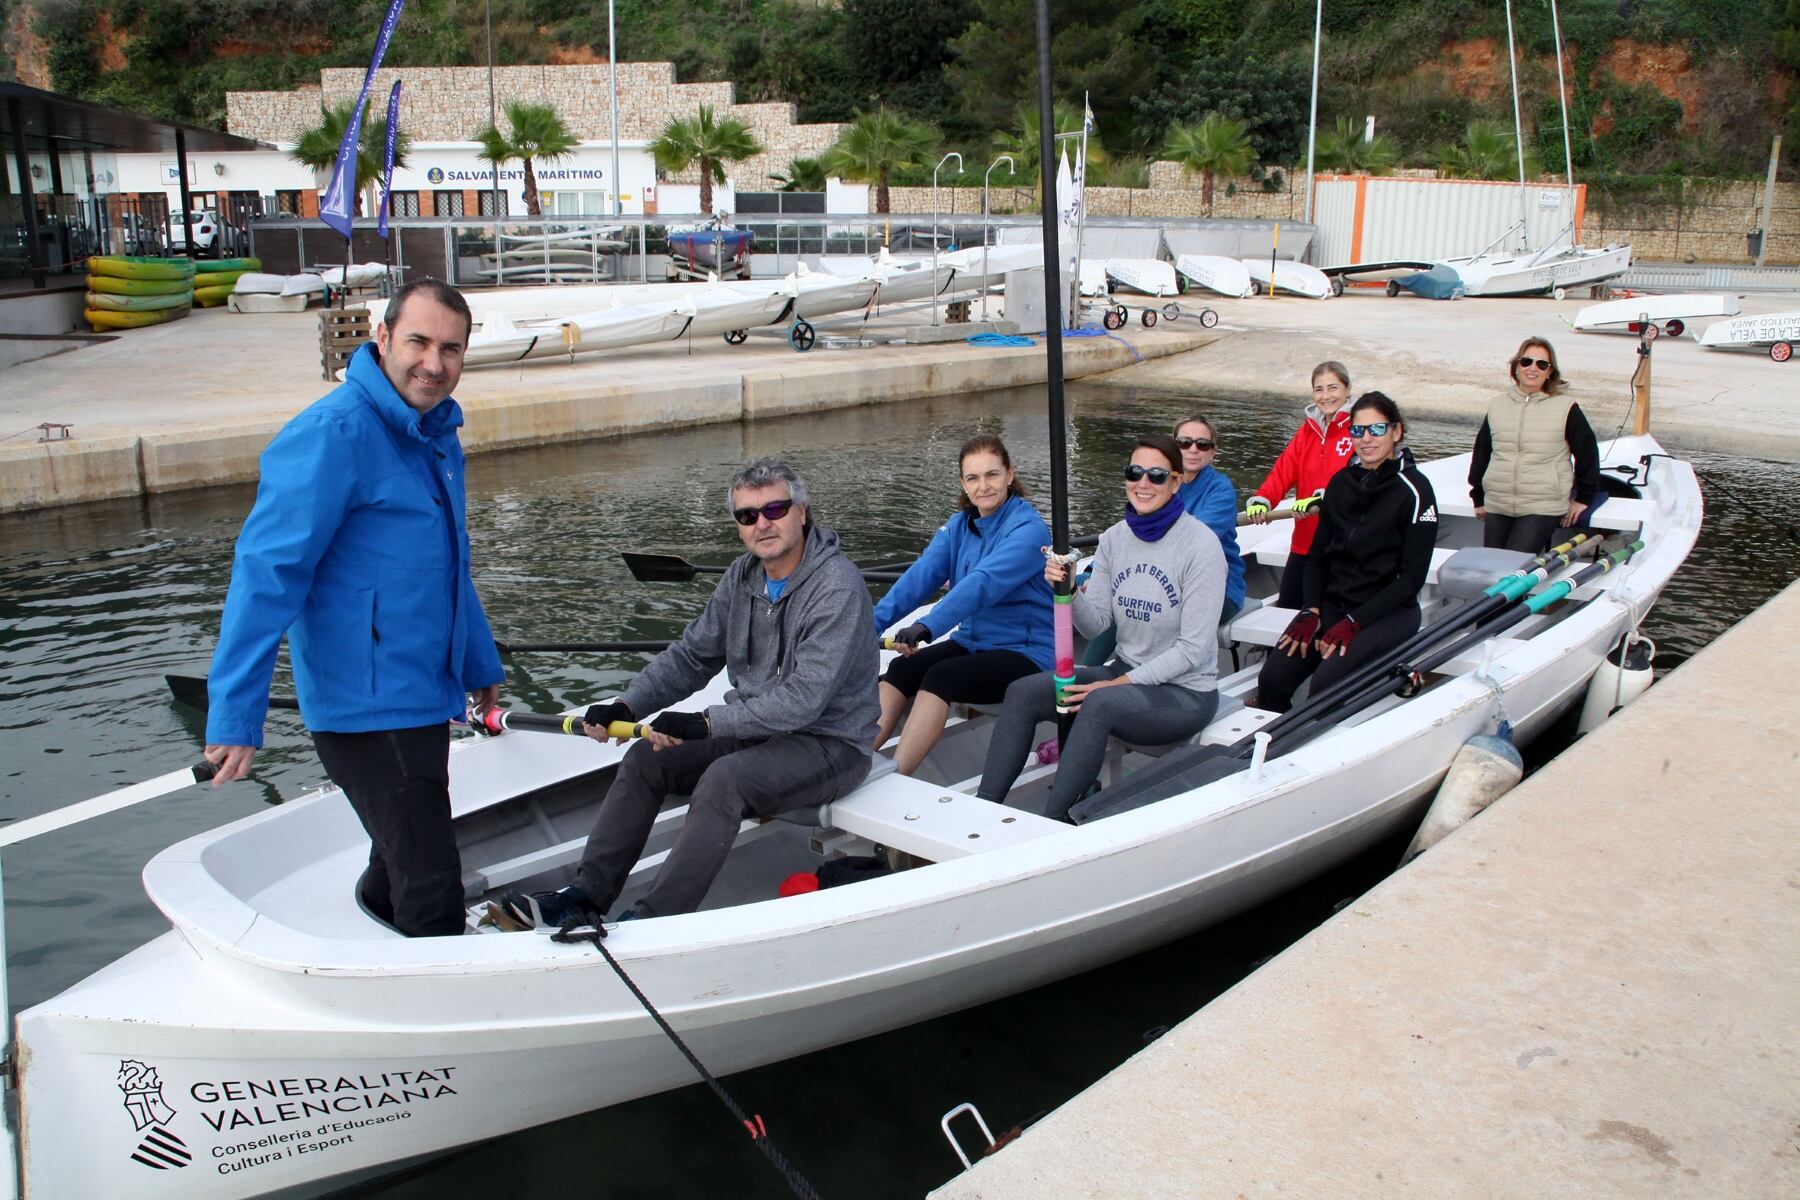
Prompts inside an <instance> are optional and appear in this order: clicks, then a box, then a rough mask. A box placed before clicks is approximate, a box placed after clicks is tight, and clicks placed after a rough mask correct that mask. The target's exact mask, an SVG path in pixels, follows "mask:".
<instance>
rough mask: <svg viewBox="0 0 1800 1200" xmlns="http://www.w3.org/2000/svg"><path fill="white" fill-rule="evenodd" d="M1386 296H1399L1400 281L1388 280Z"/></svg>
mask: <svg viewBox="0 0 1800 1200" xmlns="http://www.w3.org/2000/svg"><path fill="white" fill-rule="evenodd" d="M1387 294H1388V295H1390V296H1398V295H1399V294H1400V281H1399V280H1398V279H1390V280H1388V283H1387Z"/></svg>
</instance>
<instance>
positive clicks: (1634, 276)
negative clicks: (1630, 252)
mask: <svg viewBox="0 0 1800 1200" xmlns="http://www.w3.org/2000/svg"><path fill="white" fill-rule="evenodd" d="M1613 286H1614V287H1622V288H1638V289H1642V290H1643V291H1646V292H1738V293H1743V292H1800V267H1714V266H1707V265H1705V264H1703V263H1695V264H1693V265H1688V264H1686V263H1635V264H1633V266H1632V268H1631V270H1630V271H1629V272H1628V273H1627V274H1626V275H1625V276H1624V278H1622V279H1620V280H1619V281H1618V282H1617V283H1615V284H1614V285H1613Z"/></svg>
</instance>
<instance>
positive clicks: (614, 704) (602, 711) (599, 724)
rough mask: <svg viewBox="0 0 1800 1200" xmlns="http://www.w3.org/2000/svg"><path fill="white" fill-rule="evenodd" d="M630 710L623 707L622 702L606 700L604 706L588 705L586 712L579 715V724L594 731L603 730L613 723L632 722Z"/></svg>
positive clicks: (634, 718) (623, 703) (633, 718)
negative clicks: (592, 728) (587, 726)
mask: <svg viewBox="0 0 1800 1200" xmlns="http://www.w3.org/2000/svg"><path fill="white" fill-rule="evenodd" d="M636 719H637V718H636V717H633V716H632V715H631V710H630V709H629V708H626V707H625V702H624V701H623V700H608V701H607V702H606V703H605V704H590V705H588V710H587V711H586V712H585V713H583V714H581V723H582V724H583V725H591V726H593V727H594V728H596V729H605V728H606V727H607V726H608V725H611V724H612V723H613V722H614V721H634V720H636Z"/></svg>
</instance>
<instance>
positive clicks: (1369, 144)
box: [1314, 117, 1400, 175]
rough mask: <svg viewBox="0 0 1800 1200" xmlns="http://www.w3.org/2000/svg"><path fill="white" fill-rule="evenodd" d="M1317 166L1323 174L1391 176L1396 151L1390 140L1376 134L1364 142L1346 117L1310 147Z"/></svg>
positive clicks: (1397, 152)
mask: <svg viewBox="0 0 1800 1200" xmlns="http://www.w3.org/2000/svg"><path fill="white" fill-rule="evenodd" d="M1314 156H1315V158H1316V159H1317V161H1318V164H1319V166H1321V167H1323V168H1324V169H1325V170H1327V171H1349V172H1351V173H1353V174H1356V175H1392V174H1393V173H1394V164H1395V163H1397V162H1399V161H1400V148H1399V147H1398V146H1396V145H1394V141H1393V139H1392V138H1390V137H1388V136H1387V135H1386V134H1384V133H1378V134H1376V135H1375V136H1374V137H1373V138H1371V139H1369V140H1367V141H1364V140H1363V131H1362V130H1361V129H1359V128H1357V125H1356V122H1355V121H1352V120H1350V118H1348V117H1339V118H1338V119H1337V122H1336V124H1335V125H1333V127H1332V128H1331V129H1329V130H1327V131H1326V132H1325V133H1324V134H1322V135H1321V136H1320V138H1319V141H1318V144H1317V145H1316V146H1315V147H1314Z"/></svg>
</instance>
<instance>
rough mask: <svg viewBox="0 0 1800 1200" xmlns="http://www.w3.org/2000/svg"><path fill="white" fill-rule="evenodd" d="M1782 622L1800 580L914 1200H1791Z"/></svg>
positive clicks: (1797, 1178)
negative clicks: (1365, 889) (1447, 833)
mask: <svg viewBox="0 0 1800 1200" xmlns="http://www.w3.org/2000/svg"><path fill="white" fill-rule="evenodd" d="M1797 624H1800V584H1795V585H1791V586H1789V587H1788V588H1787V590H1786V591H1784V592H1782V593H1781V594H1779V595H1778V596H1776V597H1775V598H1774V599H1773V600H1771V601H1770V602H1769V603H1768V604H1766V605H1765V606H1764V607H1763V608H1761V609H1759V610H1758V611H1757V612H1756V613H1754V614H1752V615H1751V616H1750V617H1749V618H1748V619H1746V620H1745V621H1744V622H1742V623H1741V624H1739V625H1738V626H1736V627H1735V628H1733V629H1732V630H1731V631H1730V632H1728V633H1726V634H1725V635H1724V636H1723V637H1721V638H1719V640H1718V641H1716V642H1714V643H1713V644H1712V645H1711V646H1708V647H1707V648H1706V649H1705V650H1703V651H1702V652H1701V653H1699V654H1698V655H1696V656H1695V657H1694V658H1693V659H1691V660H1690V661H1689V662H1687V663H1686V664H1685V665H1683V666H1682V667H1680V668H1678V669H1677V670H1675V671H1674V672H1672V673H1671V674H1670V675H1669V676H1667V677H1666V678H1665V679H1663V680H1662V681H1661V682H1660V683H1658V684H1657V685H1656V686H1655V687H1654V688H1652V689H1651V690H1650V691H1649V692H1648V693H1647V694H1646V695H1645V696H1644V697H1643V698H1641V699H1639V700H1638V701H1637V702H1636V703H1635V704H1633V705H1632V706H1631V707H1629V708H1627V709H1626V710H1625V711H1624V712H1622V713H1621V714H1619V715H1618V716H1617V717H1615V718H1614V719H1613V720H1611V721H1610V722H1608V723H1607V724H1606V725H1604V726H1603V727H1601V728H1600V729H1599V730H1598V731H1596V732H1595V733H1593V734H1591V735H1590V736H1588V737H1587V738H1585V739H1583V740H1582V741H1580V742H1578V743H1576V745H1575V746H1574V747H1573V748H1572V749H1570V750H1569V751H1567V752H1565V753H1564V754H1563V755H1562V756H1561V757H1559V758H1558V759H1556V760H1555V761H1554V762H1552V763H1551V764H1549V765H1548V766H1546V767H1544V768H1543V769H1542V770H1540V771H1539V772H1537V773H1536V774H1535V775H1533V776H1532V777H1531V778H1530V779H1528V780H1526V781H1525V783H1524V784H1522V785H1521V786H1520V787H1518V788H1517V789H1515V790H1514V791H1513V792H1512V793H1511V794H1510V795H1508V796H1506V797H1505V798H1503V799H1502V800H1501V801H1499V802H1498V803H1497V804H1496V805H1495V806H1494V807H1493V808H1491V809H1489V810H1488V811H1487V812H1486V813H1484V814H1482V815H1481V816H1479V817H1477V818H1476V819H1475V820H1474V822H1472V823H1471V824H1470V825H1468V826H1466V827H1465V828H1463V829H1462V830H1461V831H1459V832H1458V833H1456V834H1455V835H1453V836H1452V837H1451V838H1449V839H1448V840H1446V841H1445V842H1443V843H1441V844H1439V845H1438V846H1437V847H1436V848H1434V849H1432V850H1430V851H1429V852H1427V853H1426V854H1425V855H1424V856H1423V857H1421V858H1419V859H1417V860H1416V861H1415V862H1413V863H1412V864H1411V865H1409V866H1407V867H1406V868H1404V869H1402V870H1401V871H1399V872H1397V873H1396V874H1394V875H1393V876H1391V877H1389V878H1388V879H1387V880H1386V881H1384V882H1383V883H1381V884H1380V885H1379V886H1377V887H1376V888H1375V889H1374V890H1372V891H1370V892H1369V893H1367V894H1366V895H1364V896H1363V897H1362V898H1361V899H1359V900H1358V901H1356V902H1355V903H1354V904H1352V905H1351V906H1349V907H1347V908H1346V909H1344V910H1343V911H1342V912H1339V913H1338V914H1337V915H1336V916H1334V917H1333V918H1332V919H1331V920H1329V921H1328V922H1326V923H1325V924H1324V925H1322V926H1321V927H1319V928H1318V929H1317V930H1315V931H1314V932H1313V933H1311V934H1309V935H1308V936H1307V937H1305V938H1303V939H1302V940H1301V941H1300V942H1298V943H1296V944H1295V945H1294V946H1293V947H1291V948H1290V949H1288V950H1287V951H1286V952H1285V953H1283V954H1281V955H1279V956H1278V957H1276V958H1275V959H1273V960H1272V961H1271V962H1269V963H1268V965H1266V966H1264V967H1263V968H1261V969H1260V970H1258V971H1257V972H1256V973H1255V974H1253V975H1251V976H1250V977H1249V978H1248V979H1246V980H1244V981H1243V982H1242V983H1240V984H1239V985H1238V986H1237V987H1235V988H1233V989H1232V990H1231V991H1229V992H1227V993H1225V994H1224V995H1223V996H1221V997H1219V998H1218V999H1217V1000H1214V1001H1213V1002H1212V1003H1211V1004H1209V1005H1207V1006H1206V1007H1205V1008H1204V1009H1202V1010H1201V1011H1200V1012H1199V1013H1197V1014H1196V1015H1194V1016H1193V1017H1190V1018H1189V1019H1188V1020H1187V1021H1185V1022H1184V1023H1182V1024H1181V1025H1179V1026H1177V1027H1176V1028H1175V1029H1174V1030H1172V1031H1170V1032H1169V1033H1167V1034H1165V1035H1163V1037H1162V1038H1161V1039H1159V1040H1158V1041H1156V1042H1155V1043H1153V1044H1152V1045H1151V1046H1150V1047H1148V1048H1147V1049H1145V1050H1144V1051H1142V1052H1141V1053H1139V1054H1138V1055H1137V1056H1135V1057H1134V1058H1132V1059H1131V1060H1130V1061H1128V1062H1127V1063H1125V1064H1124V1065H1123V1066H1121V1067H1119V1068H1118V1069H1117V1070H1115V1071H1114V1072H1113V1073H1112V1074H1110V1075H1108V1076H1107V1077H1106V1078H1104V1079H1102V1080H1101V1081H1100V1082H1098V1083H1097V1084H1095V1085H1094V1086H1093V1087H1092V1088H1090V1089H1088V1090H1087V1091H1086V1092H1084V1093H1082V1094H1081V1095H1079V1096H1077V1097H1076V1098H1075V1099H1073V1100H1071V1101H1070V1102H1069V1103H1068V1104H1066V1105H1064V1106H1063V1107H1062V1108H1060V1109H1058V1110H1057V1111H1055V1112H1053V1113H1052V1114H1050V1116H1048V1117H1046V1118H1045V1119H1044V1120H1042V1121H1040V1122H1038V1123H1037V1124H1036V1125H1034V1126H1033V1127H1032V1128H1031V1129H1029V1130H1027V1131H1026V1133H1025V1134H1024V1136H1023V1137H1022V1138H1020V1139H1019V1140H1018V1141H1016V1142H1014V1143H1012V1144H1011V1145H1009V1146H1008V1147H1006V1148H1005V1149H1003V1150H1001V1151H1000V1152H999V1153H997V1154H996V1155H994V1157H992V1158H989V1159H985V1160H982V1161H980V1162H978V1163H977V1164H976V1166H975V1169H974V1170H973V1171H971V1172H969V1173H967V1174H965V1175H963V1176H961V1177H959V1178H958V1179H956V1180H954V1181H952V1182H951V1183H950V1184H948V1185H946V1186H945V1187H943V1188H941V1189H940V1190H938V1191H937V1192H935V1193H933V1196H934V1197H936V1198H937V1200H978V1198H979V1200H1044V1198H1045V1197H1057V1198H1058V1200H1061V1198H1064V1197H1109V1198H1111V1197H1132V1198H1134V1200H1140V1198H1141V1200H1153V1198H1157V1197H1182V1198H1183V1200H1192V1198H1201V1197H1227V1198H1232V1197H1235V1198H1251V1200H1254V1198H1257V1197H1273V1196H1291V1197H1334V1198H1352V1197H1368V1198H1370V1200H1375V1198H1377V1197H1379V1198H1382V1200H1389V1198H1392V1197H1406V1196H1417V1197H1432V1198H1437V1197H1452V1196H1453V1197H1499V1196H1505V1197H1514V1196H1516V1197H1552V1196H1554V1197H1559V1198H1563V1200H1574V1198H1607V1200H1613V1198H1616V1200H1638V1198H1641V1197H1652V1196H1654V1197H1678V1198H1680V1197H1694V1198H1696V1200H1699V1198H1702V1197H1704V1198H1708V1200H1712V1198H1717V1197H1733V1198H1751V1197H1755V1198H1761V1197H1767V1198H1769V1200H1776V1198H1783V1200H1787V1198H1791V1197H1794V1196H1800V733H1797V732H1796V726H1795V723H1794V720H1793V717H1792V711H1793V708H1794V701H1795V699H1796V684H1795V680H1796V679H1797V678H1800V645H1797V644H1796V642H1795V640H1794V637H1793V630H1794V628H1795V627H1796V625H1797ZM1751 678H1754V679H1757V680H1760V681H1763V684H1764V685H1765V686H1764V687H1762V688H1761V689H1759V691H1758V692H1757V694H1756V696H1755V699H1754V703H1747V702H1746V701H1747V700H1748V699H1749V697H1747V696H1746V694H1745V691H1744V681H1745V680H1746V679H1751ZM990 1115H992V1114H990Z"/></svg>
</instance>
